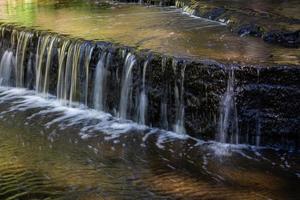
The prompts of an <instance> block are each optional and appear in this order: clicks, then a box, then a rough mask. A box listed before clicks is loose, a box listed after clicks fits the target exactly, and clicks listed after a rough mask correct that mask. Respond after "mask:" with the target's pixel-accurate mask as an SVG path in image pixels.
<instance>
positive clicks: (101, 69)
mask: <svg viewBox="0 0 300 200" xmlns="http://www.w3.org/2000/svg"><path fill="white" fill-rule="evenodd" d="M106 59H107V52H101V55H100V59H99V61H98V63H97V66H96V75H95V79H94V96H93V105H94V108H95V109H96V110H101V111H104V110H105V105H104V102H105V85H106V84H105V82H106V74H107V70H106V62H107V60H106Z"/></svg>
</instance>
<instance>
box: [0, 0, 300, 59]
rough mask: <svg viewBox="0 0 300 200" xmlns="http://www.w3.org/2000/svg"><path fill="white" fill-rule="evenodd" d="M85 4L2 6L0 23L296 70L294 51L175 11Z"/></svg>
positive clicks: (14, 2)
mask: <svg viewBox="0 0 300 200" xmlns="http://www.w3.org/2000/svg"><path fill="white" fill-rule="evenodd" d="M83 2H84V1H64V0H60V1H53V0H43V1H38V0H26V1H25V0H6V1H1V2H0V22H1V21H2V22H7V23H17V24H19V25H25V26H33V27H35V28H39V29H43V30H50V31H54V32H58V33H63V34H67V35H71V36H73V37H81V38H85V39H91V40H105V41H110V42H116V43H121V44H123V45H129V46H135V47H138V48H140V49H151V50H154V51H158V52H162V53H166V54H169V55H175V56H180V57H193V58H202V59H215V60H222V61H231V62H240V63H255V64H259V63H279V64H299V52H298V50H297V49H287V48H283V47H278V46H276V45H270V44H266V43H264V42H263V41H262V40H261V39H257V38H251V37H239V36H237V35H236V34H233V33H230V31H229V30H228V29H227V28H226V25H225V24H220V23H217V22H213V21H208V20H206V19H201V18H196V17H192V16H188V15H187V14H184V13H182V11H181V10H179V9H175V8H170V7H167V8H160V7H146V6H140V5H134V4H131V5H128V4H97V5H95V4H88V3H83Z"/></svg>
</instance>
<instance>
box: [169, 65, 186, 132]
mask: <svg viewBox="0 0 300 200" xmlns="http://www.w3.org/2000/svg"><path fill="white" fill-rule="evenodd" d="M177 64H178V63H177V61H175V60H173V63H172V66H173V70H174V72H176V71H177V70H176V69H177ZM185 68H186V65H185V64H184V65H183V66H182V68H181V70H180V79H179V86H180V89H179V88H178V84H177V83H178V82H177V80H176V79H175V88H174V89H175V91H174V92H175V104H176V118H175V122H176V124H175V125H174V131H175V132H176V133H182V134H185V128H184V73H185Z"/></svg>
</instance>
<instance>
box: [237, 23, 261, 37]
mask: <svg viewBox="0 0 300 200" xmlns="http://www.w3.org/2000/svg"><path fill="white" fill-rule="evenodd" d="M238 34H239V35H240V36H246V35H250V36H255V37H261V36H262V28H261V27H259V26H258V25H255V24H245V25H242V26H241V27H239V29H238Z"/></svg>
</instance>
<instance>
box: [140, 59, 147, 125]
mask: <svg viewBox="0 0 300 200" xmlns="http://www.w3.org/2000/svg"><path fill="white" fill-rule="evenodd" d="M147 66H148V61H145V63H144V67H143V79H142V92H141V94H140V100H139V117H138V122H139V123H140V124H145V123H146V117H147V116H146V114H147V105H148V98H147V94H146V71H147Z"/></svg>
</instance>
